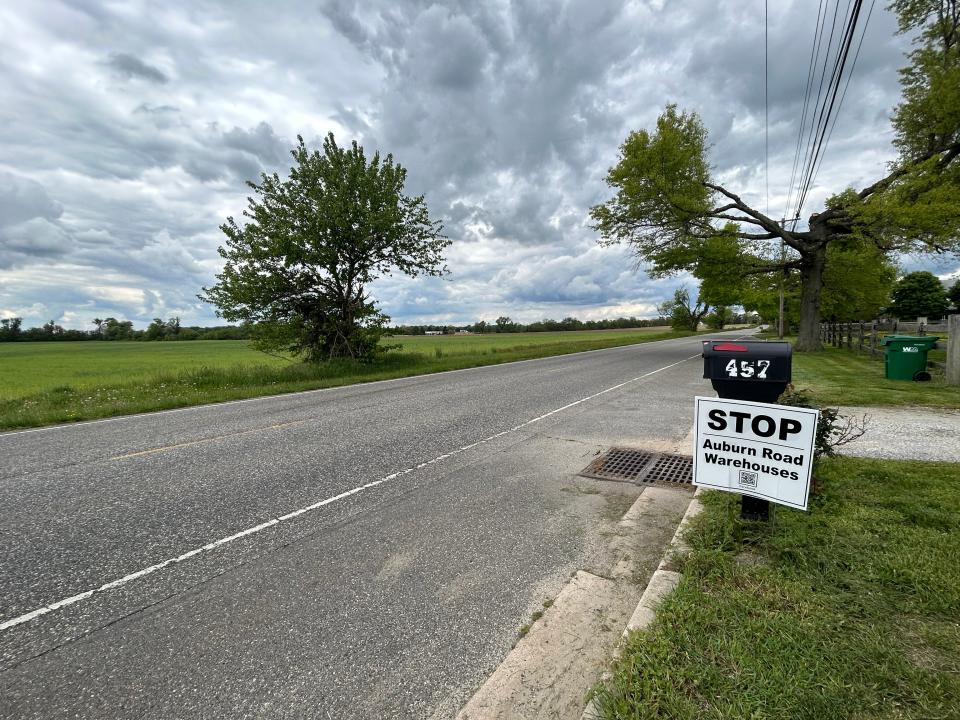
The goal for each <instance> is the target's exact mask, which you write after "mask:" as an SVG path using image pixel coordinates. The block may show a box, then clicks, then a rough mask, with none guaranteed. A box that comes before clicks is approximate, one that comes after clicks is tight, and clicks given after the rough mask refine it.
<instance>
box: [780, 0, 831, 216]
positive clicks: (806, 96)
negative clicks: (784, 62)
mask: <svg viewBox="0 0 960 720" xmlns="http://www.w3.org/2000/svg"><path fill="white" fill-rule="evenodd" d="M821 18H822V20H823V22H826V19H827V17H826V13H824V12H823V0H820V6H819V7H818V8H817V23H816V26H815V27H814V31H813V42H812V43H811V44H810V62H809V64H808V66H807V84H806V87H805V89H804V91H803V112H802V113H801V114H800V127H799V128H797V147H796V150H794V154H793V168H792V169H791V170H790V183H789V184H788V185H787V202H786V205H784V209H783V212H784V218H786V217H787V213H788V211H789V210H790V207H791V205H790V200H791V198H792V197H793V181H794V180H795V179H796V176H797V169H798V166H799V164H800V143H801V141H802V140H803V128H804V127H806V124H807V107H808V106H809V104H810V92H811V90H813V76H814V67H816V61H815V57H816V55H817V54H818V51H819V38H820V21H821Z"/></svg>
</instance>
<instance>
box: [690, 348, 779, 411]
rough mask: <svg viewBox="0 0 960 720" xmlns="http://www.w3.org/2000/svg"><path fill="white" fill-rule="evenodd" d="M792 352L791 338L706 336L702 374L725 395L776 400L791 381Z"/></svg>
mask: <svg viewBox="0 0 960 720" xmlns="http://www.w3.org/2000/svg"><path fill="white" fill-rule="evenodd" d="M792 354H793V348H792V347H791V346H790V343H788V342H764V341H762V340H704V342H703V376H704V377H705V378H707V379H709V380H710V382H711V383H712V384H713V389H714V390H716V391H717V394H718V395H719V396H720V397H722V398H731V399H737V400H753V401H754V402H768V403H775V402H776V401H777V398H779V397H780V395H781V393H783V391H784V390H786V389H787V384H788V383H789V382H790V374H791V371H792V367H791V358H792Z"/></svg>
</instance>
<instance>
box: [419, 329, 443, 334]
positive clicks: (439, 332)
mask: <svg viewBox="0 0 960 720" xmlns="http://www.w3.org/2000/svg"><path fill="white" fill-rule="evenodd" d="M423 334H424V335H443V330H424V331H423Z"/></svg>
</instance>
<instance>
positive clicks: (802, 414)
mask: <svg viewBox="0 0 960 720" xmlns="http://www.w3.org/2000/svg"><path fill="white" fill-rule="evenodd" d="M695 417H696V425H695V432H694V453H693V484H694V485H698V486H702V487H707V488H711V489H714V490H726V491H727V492H735V493H740V494H742V495H750V496H752V497H758V498H763V499H765V500H770V501H771V502H775V503H780V504H781V505H787V506H789V507H792V508H797V509H798V510H806V509H807V499H808V497H809V495H810V473H811V471H812V470H813V467H812V466H813V449H814V440H815V438H816V436H817V421H818V420H819V418H820V411H819V410H812V409H810V408H798V407H789V406H787V405H775V404H772V403H758V402H750V401H748V400H726V399H723V398H707V397H698V398H696V412H695Z"/></svg>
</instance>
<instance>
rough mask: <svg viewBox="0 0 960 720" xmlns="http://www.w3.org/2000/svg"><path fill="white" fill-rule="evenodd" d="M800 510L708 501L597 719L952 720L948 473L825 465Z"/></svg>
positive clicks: (915, 467) (955, 683)
mask: <svg viewBox="0 0 960 720" xmlns="http://www.w3.org/2000/svg"><path fill="white" fill-rule="evenodd" d="M819 476H820V478H821V480H822V493H821V494H820V496H819V497H818V498H816V499H815V501H814V502H813V503H812V505H811V509H810V511H809V512H807V513H803V512H798V511H792V510H788V509H784V508H778V509H777V513H776V517H775V521H774V522H773V523H771V524H770V525H769V526H759V524H757V523H744V522H742V521H740V520H739V518H738V516H737V514H736V512H735V509H736V503H737V498H736V497H735V496H732V495H728V494H724V493H707V494H706V495H705V496H704V500H705V504H706V509H705V511H704V512H703V513H702V514H701V515H700V516H699V517H698V518H697V519H696V521H695V523H694V524H693V526H692V528H691V531H690V533H689V536H688V541H689V542H690V544H691V547H692V551H691V553H690V555H689V556H688V557H687V558H686V559H684V560H683V561H682V563H681V564H682V570H683V572H684V576H683V580H682V581H681V583H680V586H679V587H678V589H677V590H676V592H674V593H673V594H672V595H671V596H670V597H669V598H668V599H667V600H666V602H665V603H664V604H663V605H662V606H661V608H660V610H659V612H658V615H657V619H656V621H655V622H654V624H653V626H651V628H650V630H649V631H648V632H643V633H637V634H635V635H633V636H632V637H631V639H630V640H629V642H628V644H627V647H626V649H625V652H624V654H623V655H622V656H621V658H620V660H619V661H617V663H616V665H615V666H614V669H613V676H612V678H611V679H610V681H609V682H607V683H606V684H605V685H604V686H602V687H601V688H600V689H599V691H598V696H597V700H598V703H599V706H600V709H601V711H602V712H601V716H602V717H603V718H607V719H612V718H718V719H719V718H784V719H786V718H811V719H813V718H817V719H820V718H955V717H960V565H958V563H957V562H956V558H957V557H958V555H960V465H953V464H947V463H921V462H908V461H901V462H891V461H886V460H885V461H878V460H865V459H856V458H835V459H831V460H828V461H825V462H824V463H823V465H822V467H821V470H820V472H819Z"/></svg>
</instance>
